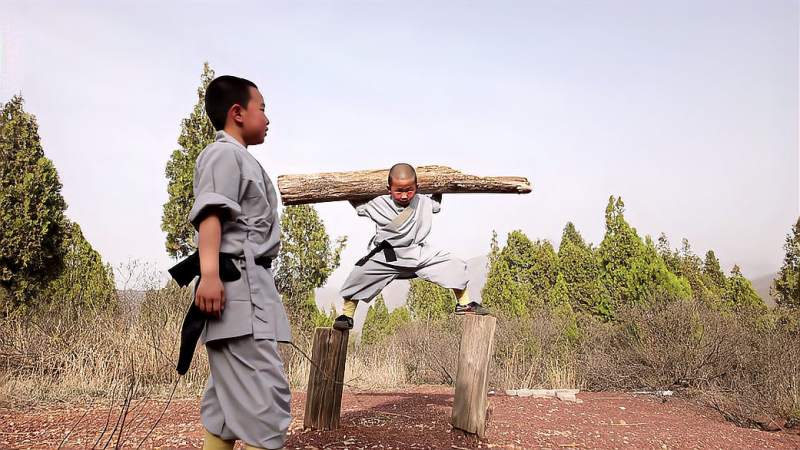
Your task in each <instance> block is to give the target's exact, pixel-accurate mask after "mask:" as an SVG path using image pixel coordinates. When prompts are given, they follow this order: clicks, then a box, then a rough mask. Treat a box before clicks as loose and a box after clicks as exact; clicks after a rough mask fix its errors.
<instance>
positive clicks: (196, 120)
mask: <svg viewBox="0 0 800 450" xmlns="http://www.w3.org/2000/svg"><path fill="white" fill-rule="evenodd" d="M213 79H214V71H213V70H212V69H211V67H210V66H209V65H208V63H205V64H203V73H202V75H201V76H200V87H198V88H197V103H195V105H194V109H193V110H192V112H191V113H190V114H189V117H187V118H185V119H183V121H182V123H181V134H180V136H179V137H178V146H179V147H180V148H178V149H177V150H175V151H173V152H172V155H171V156H170V159H169V161H168V162H167V168H166V175H167V182H168V184H167V192H168V194H169V199H168V200H167V203H165V204H164V207H163V213H162V216H161V229H162V230H163V231H164V232H166V233H167V241H166V248H167V254H169V255H170V256H172V257H174V258H182V257H184V256H187V255H189V254H191V253H192V252H194V250H195V243H194V235H195V230H194V227H192V225H191V224H190V223H189V211H191V209H192V204H193V203H194V191H193V189H192V180H193V179H194V166H195V163H196V161H197V156H198V155H199V154H200V152H201V151H203V149H204V148H205V147H206V146H207V145H208V144H210V143H212V142H213V141H214V135H215V130H214V126H213V125H211V120H209V118H208V116H207V115H206V112H205V97H206V89H207V88H208V84H209V83H211V80H213Z"/></svg>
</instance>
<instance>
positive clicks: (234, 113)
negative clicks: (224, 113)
mask: <svg viewBox="0 0 800 450" xmlns="http://www.w3.org/2000/svg"><path fill="white" fill-rule="evenodd" d="M243 109H244V108H242V105H240V104H238V103H235V104H234V105H233V106H231V109H229V110H228V117H230V118H232V119H233V121H234V122H236V123H237V124H240V125H241V124H242V123H244V117H242V110H243Z"/></svg>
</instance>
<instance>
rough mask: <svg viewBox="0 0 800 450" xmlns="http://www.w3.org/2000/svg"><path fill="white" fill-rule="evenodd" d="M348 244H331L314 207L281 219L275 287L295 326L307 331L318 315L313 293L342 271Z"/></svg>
mask: <svg viewBox="0 0 800 450" xmlns="http://www.w3.org/2000/svg"><path fill="white" fill-rule="evenodd" d="M345 243H346V238H344V237H340V238H339V239H338V240H337V242H336V244H335V245H333V244H331V242H330V238H329V237H328V233H327V232H326V231H325V224H324V223H323V222H322V220H321V219H320V217H319V214H317V210H316V209H315V208H314V207H313V206H311V205H297V206H287V207H286V208H284V211H283V215H282V216H281V251H280V254H279V255H278V259H277V261H276V266H275V285H276V287H277V288H278V292H280V294H281V296H282V297H283V303H284V305H285V307H286V312H287V314H288V315H289V318H290V319H291V321H292V323H295V324H299V325H300V326H301V328H303V329H304V330H305V331H308V330H309V329H310V328H311V326H312V324H313V323H314V317H315V315H317V314H318V313H319V311H318V309H317V305H316V302H315V300H314V289H316V288H318V287H321V286H322V285H324V284H325V282H326V281H327V280H328V277H329V276H330V274H331V273H332V272H333V271H334V270H335V269H336V268H337V267H339V260H340V256H341V253H342V249H344V245H345Z"/></svg>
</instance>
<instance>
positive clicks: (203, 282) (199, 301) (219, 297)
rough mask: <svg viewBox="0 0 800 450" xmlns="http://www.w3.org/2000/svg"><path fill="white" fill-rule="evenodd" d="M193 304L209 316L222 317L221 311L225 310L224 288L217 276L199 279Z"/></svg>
mask: <svg viewBox="0 0 800 450" xmlns="http://www.w3.org/2000/svg"><path fill="white" fill-rule="evenodd" d="M194 304H195V305H197V307H198V308H200V311H203V312H204V313H206V314H208V315H209V316H213V317H216V318H219V317H220V315H222V310H224V309H225V288H224V287H223V285H222V280H220V279H219V275H217V276H216V277H213V276H211V277H208V276H206V277H200V284H198V285H197V291H196V292H195V297H194Z"/></svg>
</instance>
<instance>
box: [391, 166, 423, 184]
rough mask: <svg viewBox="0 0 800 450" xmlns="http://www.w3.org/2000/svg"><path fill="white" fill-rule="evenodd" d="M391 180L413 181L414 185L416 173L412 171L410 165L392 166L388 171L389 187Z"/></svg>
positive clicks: (412, 168)
mask: <svg viewBox="0 0 800 450" xmlns="http://www.w3.org/2000/svg"><path fill="white" fill-rule="evenodd" d="M392 180H398V181H400V180H403V181H406V180H414V183H415V184H416V182H417V171H416V170H414V167H413V166H411V164H406V163H399V164H395V165H393V166H392V168H391V169H389V181H388V183H389V186H391V185H392Z"/></svg>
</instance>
